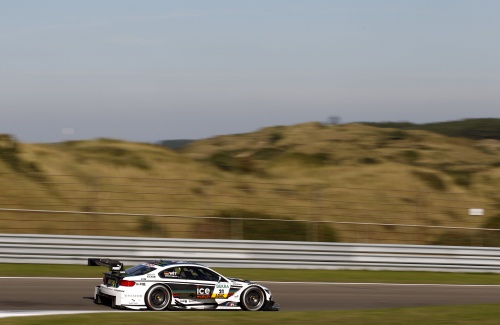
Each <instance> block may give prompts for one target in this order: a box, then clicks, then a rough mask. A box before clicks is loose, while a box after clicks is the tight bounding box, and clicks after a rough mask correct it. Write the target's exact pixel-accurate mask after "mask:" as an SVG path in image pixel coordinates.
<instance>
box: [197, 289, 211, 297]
mask: <svg viewBox="0 0 500 325" xmlns="http://www.w3.org/2000/svg"><path fill="white" fill-rule="evenodd" d="M209 298H210V288H204V287H196V299H209Z"/></svg>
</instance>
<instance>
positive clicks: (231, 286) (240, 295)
mask: <svg viewBox="0 0 500 325" xmlns="http://www.w3.org/2000/svg"><path fill="white" fill-rule="evenodd" d="M88 265H90V266H97V265H101V266H107V267H108V268H109V272H105V273H104V277H103V283H102V284H100V285H98V286H96V287H95V290H94V302H95V303H96V304H101V303H103V304H109V305H110V306H111V307H113V308H128V309H146V308H147V309H149V310H155V311H160V310H173V309H176V310H179V309H185V310H187V309H226V310H227V309H243V310H248V311H257V310H279V305H278V304H276V303H275V302H274V301H273V299H272V295H271V291H270V290H269V289H268V288H266V287H264V286H262V285H260V284H257V283H253V282H250V281H247V280H241V279H234V278H227V277H225V276H223V275H221V274H219V273H217V272H215V271H214V270H212V269H210V268H209V267H207V266H204V265H201V264H196V263H191V262H183V261H170V260H159V261H150V262H146V263H142V264H138V265H136V266H134V267H131V268H129V269H127V270H124V269H123V263H121V262H119V261H117V260H111V259H100V258H89V259H88Z"/></svg>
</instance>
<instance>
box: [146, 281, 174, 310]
mask: <svg viewBox="0 0 500 325" xmlns="http://www.w3.org/2000/svg"><path fill="white" fill-rule="evenodd" d="M171 302H172V294H171V293H170V290H168V288H166V287H164V286H162V285H159V284H157V285H154V286H152V287H151V289H149V290H148V292H147V293H146V306H147V307H148V309H149V310H155V311H160V310H165V309H167V308H168V307H169V306H170V303H171Z"/></svg>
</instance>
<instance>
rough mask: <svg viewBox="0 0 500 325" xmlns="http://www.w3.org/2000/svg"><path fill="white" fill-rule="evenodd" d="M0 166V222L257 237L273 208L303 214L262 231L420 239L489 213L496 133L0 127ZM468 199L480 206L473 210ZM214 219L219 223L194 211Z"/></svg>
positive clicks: (495, 203) (476, 222)
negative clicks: (199, 135) (156, 134)
mask: <svg viewBox="0 0 500 325" xmlns="http://www.w3.org/2000/svg"><path fill="white" fill-rule="evenodd" d="M0 173H1V174H0V175H1V176H0V177H1V179H0V181H1V183H0V184H2V185H1V186H0V208H3V209H4V210H3V211H0V226H1V227H2V228H3V229H4V231H6V232H28V231H29V232H53V233H75V232H83V233H96V234H105V235H109V234H111V235H113V234H117V235H139V236H142V235H155V236H175V237H221V238H222V237H233V238H259V237H258V236H257V235H255V237H251V236H250V235H249V234H255V233H256V232H258V231H264V230H263V229H264V228H272V227H275V226H271V222H267V221H265V220H266V219H284V220H288V221H290V220H303V221H304V222H306V221H312V222H313V223H309V224H306V226H305V228H303V229H302V228H300V229H299V228H290V229H289V228H286V227H285V226H280V228H279V229H275V228H272V229H270V230H269V232H270V233H274V234H279V233H280V231H281V232H286V233H293V232H300V231H302V230H303V231H304V233H305V234H306V235H304V236H305V237H304V238H302V237H298V238H295V239H304V240H339V241H344V242H349V241H365V242H405V241H407V242H414V243H424V244H426V243H436V242H438V241H439V240H442V238H444V237H443V236H445V235H446V234H447V233H449V232H450V231H451V230H452V229H448V227H466V228H471V227H484V225H485V224H487V222H488V221H491V220H492V218H495V217H497V216H499V215H500V214H499V212H500V204H499V202H500V194H499V193H498V191H497V187H498V185H500V141H497V140H481V141H475V140H468V139H462V138H449V137H446V136H442V135H438V134H436V133H432V132H428V131H417V130H415V131H410V130H397V129H381V128H376V127H371V126H366V125H356V124H351V125H323V124H320V123H306V124H300V125H294V126H286V127H270V128H265V129H261V130H258V131H256V132H252V133H247V134H235V135H225V136H218V137H214V138H209V139H204V140H199V141H195V142H192V143H191V144H190V145H188V146H187V147H185V148H183V149H180V150H176V151H173V150H170V149H168V148H165V147H161V146H157V145H152V144H144V143H131V142H124V141H119V140H111V139H96V140H89V141H72V142H63V143H56V144H28V143H19V142H16V141H15V140H14V139H12V138H11V137H9V136H6V135H4V136H3V137H2V138H1V139H0ZM470 208H481V209H484V211H485V215H484V216H470V215H468V209H470ZM12 209H15V211H12ZM19 209H29V210H51V211H58V212H57V213H59V214H48V213H43V214H40V213H36V217H34V216H33V215H34V214H33V213H27V212H20V211H17V210H19ZM60 211H70V212H82V214H79V215H78V214H71V213H66V214H64V215H63V214H61V212H60ZM54 213H56V212H54ZM87 213H88V214H87ZM96 213H102V215H99V214H96ZM112 214H121V215H112ZM135 215H137V216H135ZM165 216H171V217H170V218H174V216H189V217H193V219H189V220H187V219H185V218H184V219H182V221H180V220H181V219H180V218H179V217H175V218H177V219H175V220H174V219H165ZM214 216H216V217H221V218H222V219H221V220H223V221H224V222H222V223H221V222H218V221H216V220H213V219H197V218H200V217H214ZM63 217H64V218H66V219H63ZM235 217H237V218H242V219H245V218H251V217H254V218H257V219H259V220H260V221H259V220H257V221H255V222H254V223H253V224H252V225H250V224H249V225H246V224H237V223H236V222H234V221H230V220H231V218H235ZM71 218H73V219H71ZM134 218H135V219H134ZM68 220H69V221H68ZM103 220H106V221H105V222H104V221H103ZM132 220H133V221H132ZM174 221H175V222H174ZM241 222H243V221H241ZM83 223H85V225H86V226H82V225H83ZM103 223H107V224H108V227H107V228H106V227H105V226H104V225H103ZM20 224H22V225H25V224H29V227H27V226H26V227H25V226H20ZM274 224H276V222H274ZM283 224H284V223H283ZM288 224H291V223H290V222H288ZM490 224H491V222H490ZM90 225H92V226H90ZM311 225H312V226H311ZM401 225H412V226H414V227H403V226H401ZM424 226H425V227H424ZM238 227H239V228H238ZM325 227H326V228H325ZM235 229H237V230H236V231H235ZM238 229H239V230H238ZM318 229H319V230H318ZM322 229H323V230H322ZM325 229H327V230H325ZM453 231H455V233H456V232H457V231H460V235H464V233H463V232H464V231H469V230H460V229H459V230H457V229H454V230H453ZM464 236H466V237H468V238H470V237H471V234H470V233H467V234H465V235H464ZM410 237H411V238H412V239H411V240H409V238H410ZM266 238H268V237H266ZM278 239H279V238H278ZM483 239H484V238H483Z"/></svg>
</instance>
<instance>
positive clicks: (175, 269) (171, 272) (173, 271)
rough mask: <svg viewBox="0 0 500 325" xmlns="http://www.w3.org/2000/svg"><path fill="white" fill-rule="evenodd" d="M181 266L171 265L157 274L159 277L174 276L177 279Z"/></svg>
mask: <svg viewBox="0 0 500 325" xmlns="http://www.w3.org/2000/svg"><path fill="white" fill-rule="evenodd" d="M180 273H181V268H180V267H172V268H168V269H166V270H164V271H163V272H160V274H158V275H159V276H160V278H174V279H178V278H179V277H180Z"/></svg>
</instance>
